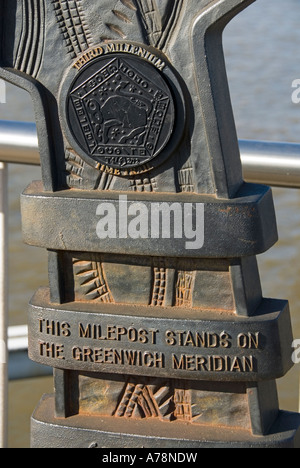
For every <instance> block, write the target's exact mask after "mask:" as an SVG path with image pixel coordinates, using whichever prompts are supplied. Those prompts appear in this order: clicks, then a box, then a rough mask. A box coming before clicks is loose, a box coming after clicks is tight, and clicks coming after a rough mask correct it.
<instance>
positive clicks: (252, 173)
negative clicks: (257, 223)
mask: <svg viewBox="0 0 300 468" xmlns="http://www.w3.org/2000/svg"><path fill="white" fill-rule="evenodd" d="M239 146H240V152H241V160H242V166H243V174H244V179H245V180H246V181H247V182H254V183H262V184H266V185H272V186H277V187H289V188H300V144H295V143H279V142H278V143H274V142H262V141H249V140H240V141H239ZM6 163H18V164H31V165H40V156H39V149H38V138H37V132H36V125H35V124H34V123H31V122H11V121H3V120H2V121H1V120H0V298H1V301H0V346H2V348H0V447H6V446H7V406H8V405H7V394H8V391H7V385H8V380H9V379H21V378H29V377H35V376H40V375H49V374H50V373H52V368H46V367H45V366H41V365H39V364H35V363H33V362H32V361H30V360H29V358H28V356H27V349H28V329H27V326H26V325H24V326H22V327H8V307H7V296H8V289H7V288H8V285H7V278H6V277H7V275H6V274H5V272H6V270H7V268H6V265H7V260H8V253H7V216H8V206H7V164H6ZM4 345H5V346H4ZM3 346H4V348H3ZM1 350H2V352H1ZM8 355H9V356H8ZM1 358H2V359H1ZM8 363H9V365H8ZM17 364H18V365H17Z"/></svg>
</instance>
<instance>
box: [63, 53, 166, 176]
mask: <svg viewBox="0 0 300 468" xmlns="http://www.w3.org/2000/svg"><path fill="white" fill-rule="evenodd" d="M67 116H68V124H69V127H70V129H71V133H72V135H73V137H74V139H75V140H76V141H77V143H78V144H79V146H80V147H81V148H82V150H83V151H84V153H86V155H87V158H86V160H87V161H88V158H91V159H92V160H93V161H96V162H98V163H100V164H105V165H107V166H109V167H114V168H118V169H122V168H133V167H138V166H141V165H143V164H146V163H148V162H149V161H151V160H152V159H154V158H155V157H156V156H157V155H158V154H160V153H161V151H162V150H163V149H164V148H165V146H166V145H167V143H168V142H169V139H170V137H171V134H172V131H173V128H174V120H175V108H174V102H173V97H172V93H171V90H170V88H169V86H168V84H167V82H166V80H165V79H164V77H163V76H162V73H161V72H160V71H159V70H158V69H157V68H155V66H153V65H152V64H150V63H149V62H147V61H146V60H142V59H139V58H137V57H134V56H130V55H129V54H110V55H108V56H103V57H100V58H98V59H96V60H93V61H91V62H90V63H88V64H87V65H86V66H85V67H84V68H83V69H82V70H81V71H80V73H79V74H78V76H77V77H76V79H75V80H74V82H73V83H72V85H71V87H70V91H69V96H68V100H67Z"/></svg>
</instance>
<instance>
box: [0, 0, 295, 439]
mask: <svg viewBox="0 0 300 468" xmlns="http://www.w3.org/2000/svg"><path fill="white" fill-rule="evenodd" d="M299 26H300V3H299V0H284V1H282V0H257V1H256V3H254V4H253V5H251V6H250V7H249V8H248V9H247V10H245V11H244V12H243V13H242V14H240V16H239V17H238V18H236V19H235V20H234V21H233V22H232V23H231V24H230V25H229V26H228V27H227V29H226V32H225V40H224V46H225V51H226V60H227V68H228V77H229V82H230V89H231V95H232V102H233V109H234V114H235V118H236V125H237V130H238V136H239V138H241V139H258V140H274V141H291V142H299V141H300V136H299V135H300V104H299V105H296V104H293V103H292V100H291V94H292V91H293V90H292V87H291V86H292V82H293V80H295V79H297V78H299V79H300V49H299V44H300V27H299ZM0 119H7V120H24V121H25V120H26V121H32V120H34V117H33V111H32V106H31V101H30V99H29V97H28V96H27V94H26V93H24V92H23V91H21V90H16V89H14V88H13V87H12V86H7V104H0ZM39 178H40V170H39V168H33V167H31V166H28V167H26V166H16V165H15V166H12V165H11V166H10V168H9V208H10V213H9V253H10V261H9V278H10V297H9V298H10V324H11V325H15V324H23V323H26V320H27V318H26V309H27V303H28V301H29V299H30V297H31V296H32V294H33V292H34V291H35V290H36V289H37V288H38V287H39V286H41V285H46V284H47V259H46V253H45V252H44V251H43V250H40V249H35V248H31V247H27V246H24V245H23V243H22V239H21V222H20V207H19V194H20V192H21V191H22V190H23V189H24V187H25V186H26V185H27V184H28V183H29V182H30V181H31V180H33V179H39ZM274 199H275V205H276V211H277V220H278V227H279V236H280V241H279V242H278V244H277V245H276V246H275V247H273V248H272V249H271V250H270V251H269V252H267V253H266V254H264V255H262V256H260V257H259V266H260V273H261V280H262V284H263V290H264V295H265V296H266V297H274V298H280V299H289V301H290V308H291V313H292V320H293V327H294V336H295V338H300V313H299V311H300V191H298V190H291V189H274ZM299 369H300V367H299V365H296V366H295V367H294V369H293V370H292V371H291V372H290V373H289V374H288V376H286V377H285V378H283V379H281V380H280V381H279V382H278V387H279V393H280V402H281V407H282V408H284V409H288V410H293V411H295V410H297V409H298V398H299ZM47 391H49V392H51V391H52V379H48V378H47V379H35V380H27V381H18V382H12V383H10V410H9V411H10V436H9V445H10V447H28V446H29V419H30V414H31V412H32V410H33V408H34V407H35V406H36V404H37V402H38V400H39V398H40V396H41V395H42V393H44V392H47Z"/></svg>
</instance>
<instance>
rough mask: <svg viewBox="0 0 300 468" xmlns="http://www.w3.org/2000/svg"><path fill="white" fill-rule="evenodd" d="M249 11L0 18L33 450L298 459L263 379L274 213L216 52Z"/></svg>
mask: <svg viewBox="0 0 300 468" xmlns="http://www.w3.org/2000/svg"><path fill="white" fill-rule="evenodd" d="M251 3H252V0H219V1H217V2H212V1H209V0H201V1H199V0H187V1H186V0H175V1H174V0H172V1H171V0H162V1H160V2H157V1H155V0H139V1H136V0H129V1H123V0H120V1H118V2H117V3H116V5H115V6H114V9H112V7H111V2H110V1H108V0H101V2H96V1H92V0H86V1H85V2H82V1H81V0H75V1H68V0H54V1H51V2H44V1H41V2H39V3H38V4H37V2H35V1H30V2H29V1H28V0H22V1H21V2H17V1H12V0H10V1H4V2H3V3H2V4H1V18H2V22H1V28H2V29H1V33H2V37H3V38H4V42H3V43H4V44H6V47H2V59H1V60H2V61H1V68H0V77H2V78H5V79H8V80H9V81H11V82H13V83H15V84H18V85H19V86H22V87H24V88H25V89H27V90H28V91H30V92H31V94H32V97H33V101H34V105H35V110H36V115H37V131H38V137H39V145H40V153H41V166H42V182H40V183H33V184H31V186H30V187H29V188H28V189H26V190H25V191H24V193H23V195H22V216H23V229H24V239H25V241H26V242H28V243H29V244H32V245H36V246H39V247H43V248H47V249H48V251H49V288H48V289H47V290H40V291H38V292H37V293H36V295H35V296H34V298H33V299H32V301H31V304H30V308H29V354H30V356H31V358H32V359H34V360H35V361H37V362H40V363H44V364H48V365H50V366H52V367H53V368H54V387H55V393H54V396H53V397H46V398H44V399H42V400H41V402H40V404H39V406H38V408H37V410H36V412H35V414H34V416H33V419H32V446H33V447H43V446H47V447H62V446H63V447H82V446H84V447H103V446H104V447H119V446H120V445H119V444H120V443H121V445H123V446H126V447H133V446H135V447H150V446H151V447H166V446H168V447H184V446H187V444H188V446H189V447H190V446H192V447H198V448H200V447H223V446H228V447H253V446H257V447H291V446H298V445H299V430H298V428H299V423H300V418H299V415H290V414H288V413H285V412H280V411H279V406H278V398H277V390H276V383H275V379H276V378H278V377H281V376H283V375H284V374H285V373H286V372H287V371H288V370H289V369H290V368H291V366H292V362H291V357H290V349H291V343H292V331H291V324H290V317H289V310H288V304H287V302H286V301H276V300H266V299H264V298H263V296H262V291H261V285H260V279H259V272H258V268H257V262H256V255H258V254H259V253H261V252H264V251H266V250H267V249H269V248H270V247H271V246H272V245H274V243H275V242H276V241H277V229H276V220H275V213H274V206H273V201H272V196H271V192H270V190H269V189H268V188H266V187H263V186H259V185H252V184H245V183H244V181H243V178H242V166H241V161H240V153H239V145H238V140H237V136H236V131H235V125H234V119H233V115H232V110H231V104H230V96H229V90H228V86H227V79H226V70H225V63H224V57H223V50H222V41H221V37H222V31H223V29H224V27H225V25H226V24H227V23H228V22H229V21H230V20H231V19H232V18H233V17H234V16H236V15H237V14H238V13H239V12H240V11H242V10H243V9H244V8H246V7H247V6H248V5H250V4H251ZM32 31H34V34H33V35H32V34H31V33H32ZM29 43H30V44H31V45H32V44H33V47H28V45H29ZM7 45H9V47H8V46H7ZM53 51H55V54H56V56H59V58H60V60H59V66H58V67H55V68H54V67H53ZM200 426H201V431H200V430H197V429H198V428H199V427H200Z"/></svg>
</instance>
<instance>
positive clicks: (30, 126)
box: [0, 120, 300, 188]
mask: <svg viewBox="0 0 300 468" xmlns="http://www.w3.org/2000/svg"><path fill="white" fill-rule="evenodd" d="M239 146H240V152H241V160H242V166H243V172H244V179H245V180H246V181H247V182H257V183H262V184H266V185H272V186H277V187H291V188H300V144H296V143H280V142H278V143H275V142H266V141H252V140H239ZM0 161H2V162H7V163H18V164H33V165H37V166H38V165H39V164H40V156H39V149H38V138H37V133H36V125H35V124H34V123H31V122H11V121H5V120H0Z"/></svg>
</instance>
